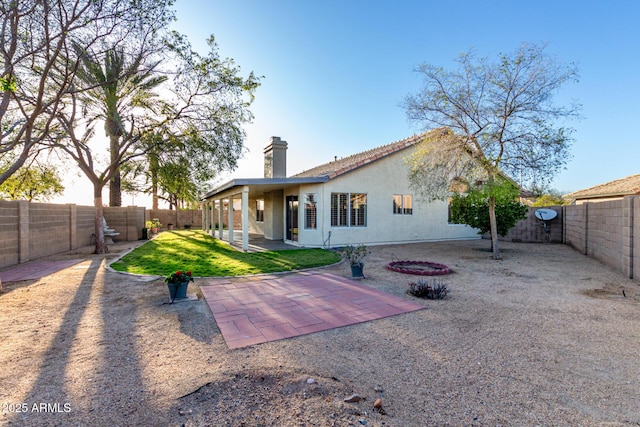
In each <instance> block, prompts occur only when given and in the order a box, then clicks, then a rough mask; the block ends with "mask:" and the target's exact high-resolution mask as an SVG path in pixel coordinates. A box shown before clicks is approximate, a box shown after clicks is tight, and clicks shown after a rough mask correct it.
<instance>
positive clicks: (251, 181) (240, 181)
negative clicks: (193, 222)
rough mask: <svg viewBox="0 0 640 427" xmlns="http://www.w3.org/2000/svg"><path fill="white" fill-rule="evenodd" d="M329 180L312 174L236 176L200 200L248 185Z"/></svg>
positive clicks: (299, 183) (257, 186)
mask: <svg viewBox="0 0 640 427" xmlns="http://www.w3.org/2000/svg"><path fill="white" fill-rule="evenodd" d="M327 181H329V177H328V176H314V177H304V178H295V177H292V178H236V179H232V180H231V181H227V182H225V183H224V184H222V185H220V186H218V187H216V188H214V189H213V190H211V191H209V192H208V193H207V194H205V195H204V196H203V197H202V198H201V199H200V200H202V201H204V200H207V199H211V198H213V197H215V196H217V195H219V194H222V193H225V192H228V191H229V190H233V189H234V188H239V187H244V186H249V187H253V188H263V189H268V188H269V189H270V188H285V187H289V186H292V185H302V184H319V183H323V182H327Z"/></svg>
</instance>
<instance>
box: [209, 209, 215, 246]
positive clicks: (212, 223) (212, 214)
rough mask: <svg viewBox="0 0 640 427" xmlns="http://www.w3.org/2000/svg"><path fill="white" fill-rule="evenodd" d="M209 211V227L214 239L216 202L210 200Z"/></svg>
mask: <svg viewBox="0 0 640 427" xmlns="http://www.w3.org/2000/svg"><path fill="white" fill-rule="evenodd" d="M210 206H211V211H209V227H210V228H211V235H212V236H213V237H216V221H215V219H216V201H215V200H211V204H210Z"/></svg>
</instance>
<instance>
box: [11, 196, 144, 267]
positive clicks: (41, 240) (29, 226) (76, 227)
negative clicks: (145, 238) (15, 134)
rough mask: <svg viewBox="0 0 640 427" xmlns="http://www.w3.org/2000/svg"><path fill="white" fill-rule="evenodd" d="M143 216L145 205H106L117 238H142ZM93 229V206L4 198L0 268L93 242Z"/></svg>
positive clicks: (108, 221) (108, 218) (110, 224)
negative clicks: (108, 206) (122, 206)
mask: <svg viewBox="0 0 640 427" xmlns="http://www.w3.org/2000/svg"><path fill="white" fill-rule="evenodd" d="M107 211H108V213H107ZM144 216H145V208H143V207H126V208H105V219H106V220H107V223H108V224H109V226H110V227H111V228H115V229H116V231H118V232H119V233H120V236H118V237H117V238H116V240H138V239H139V238H141V237H142V228H143V227H144ZM94 233H95V209H94V207H93V206H76V205H71V204H69V205H56V204H47V203H29V202H27V201H24V200H19V201H5V200H1V201H0V268H3V267H8V266H11V265H16V264H19V263H23V262H27V261H30V260H33V259H37V258H41V257H44V256H48V255H54V254H57V253H61V252H66V251H69V250H72V249H76V248H78V247H81V246H86V245H90V244H91V243H92V236H93V234H94Z"/></svg>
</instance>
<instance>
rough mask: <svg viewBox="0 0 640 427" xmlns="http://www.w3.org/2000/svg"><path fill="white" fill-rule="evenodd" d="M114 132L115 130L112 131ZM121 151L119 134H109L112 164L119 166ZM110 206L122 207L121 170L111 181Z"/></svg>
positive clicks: (118, 170)
mask: <svg viewBox="0 0 640 427" xmlns="http://www.w3.org/2000/svg"><path fill="white" fill-rule="evenodd" d="M110 131H111V132H113V129H110ZM119 150H120V136H118V133H117V132H115V133H110V134H109V151H110V153H111V164H112V165H116V164H118V151H119ZM109 206H122V193H121V192H120V168H118V169H116V171H115V173H114V174H113V176H112V177H111V180H110V181H109Z"/></svg>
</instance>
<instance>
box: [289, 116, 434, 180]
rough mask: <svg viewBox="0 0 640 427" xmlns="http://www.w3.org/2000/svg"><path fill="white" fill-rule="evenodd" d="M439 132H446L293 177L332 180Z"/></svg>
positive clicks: (397, 143)
mask: <svg viewBox="0 0 640 427" xmlns="http://www.w3.org/2000/svg"><path fill="white" fill-rule="evenodd" d="M441 132H446V129H445V128H438V129H434V130H431V131H429V132H425V133H422V134H420V135H413V136H411V137H409V138H405V139H402V140H400V141H396V142H392V143H391V144H387V145H382V146H380V147H376V148H373V149H371V150H367V151H363V152H361V153H357V154H353V155H351V156H349V157H344V158H342V159H337V160H334V161H333V162H329V163H325V164H323V165H319V166H316V167H314V168H312V169H309V170H306V171H304V172H301V173H299V174H296V175H293V177H295V178H303V177H320V176H326V177H328V178H329V179H332V178H335V177H337V176H340V175H343V174H345V173H348V172H351V171H352V170H354V169H357V168H359V167H362V166H365V165H368V164H369V163H372V162H375V161H377V160H380V159H382V158H384V157H387V156H389V155H391V154H394V153H397V152H399V151H401V150H404V149H405V148H409V147H412V146H414V145H416V144H417V143H419V142H420V141H422V140H423V139H424V138H425V137H426V136H428V135H434V134H437V133H441Z"/></svg>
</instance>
